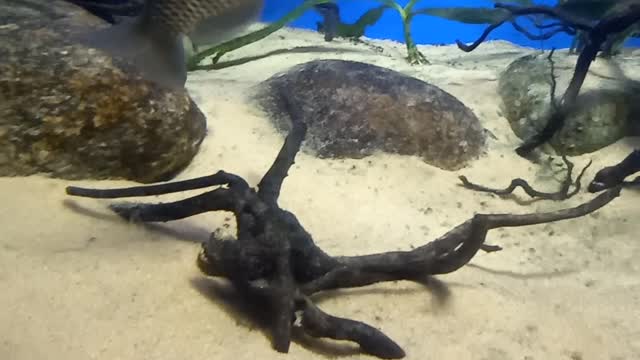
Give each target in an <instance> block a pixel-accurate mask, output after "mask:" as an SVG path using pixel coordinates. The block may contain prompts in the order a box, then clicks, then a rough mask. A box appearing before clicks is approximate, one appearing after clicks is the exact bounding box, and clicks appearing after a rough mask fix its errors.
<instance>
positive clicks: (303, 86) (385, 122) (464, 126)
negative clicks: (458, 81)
mask: <svg viewBox="0 0 640 360" xmlns="http://www.w3.org/2000/svg"><path fill="white" fill-rule="evenodd" d="M254 96H255V98H256V100H257V102H258V104H259V105H260V107H261V108H263V109H264V110H265V111H266V112H267V113H269V118H270V119H271V120H272V121H273V122H274V124H275V126H276V127H277V128H278V129H279V130H281V131H283V132H286V131H288V129H289V128H290V125H291V124H290V120H289V119H290V117H289V116H288V114H286V110H285V109H284V107H283V102H282V101H281V100H282V98H281V97H286V98H287V99H289V100H290V101H291V102H293V103H294V104H297V105H299V106H301V108H302V109H303V110H302V111H303V115H304V116H303V118H304V121H305V122H306V124H307V125H308V135H307V140H306V142H305V145H304V149H303V150H305V151H310V152H312V153H314V154H315V155H317V156H318V157H329V158H362V157H364V156H367V155H370V154H372V153H373V152H375V151H385V152H389V153H396V154H402V155H416V156H419V157H421V158H422V159H423V160H424V161H425V162H426V163H428V164H431V165H434V166H437V167H439V168H442V169H446V170H456V169H459V168H461V167H463V166H465V164H466V163H467V162H468V161H469V160H471V159H473V158H476V157H478V156H479V155H480V153H481V152H482V151H483V149H484V145H485V140H486V135H485V131H484V129H483V127H482V126H481V125H480V122H479V121H478V119H477V118H476V117H475V115H474V114H473V112H471V110H470V109H469V108H467V107H466V106H465V105H464V104H463V103H461V102H460V101H459V100H457V99H456V98H455V97H453V96H452V95H450V94H449V93H447V92H445V91H443V90H441V89H439V88H438V87H436V86H433V85H430V84H427V83H425V82H423V81H421V80H419V79H416V78H413V77H410V76H407V75H404V74H401V73H399V72H397V71H393V70H390V69H386V68H382V67H379V66H375V65H371V64H366V63H360V62H355V61H342V60H317V61H311V62H308V63H304V64H300V65H297V66H294V67H293V68H291V69H289V70H288V71H286V72H284V73H281V74H277V75H274V76H273V77H271V78H269V79H267V80H266V81H264V82H263V83H261V84H260V85H259V86H258V87H257V89H256V92H255V94H254Z"/></svg>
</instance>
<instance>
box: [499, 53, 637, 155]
mask: <svg viewBox="0 0 640 360" xmlns="http://www.w3.org/2000/svg"><path fill="white" fill-rule="evenodd" d="M575 60H576V57H575V56H571V57H567V55H566V54H563V53H560V54H555V55H554V63H555V74H556V82H557V88H556V99H557V101H560V98H561V97H562V95H563V94H564V91H565V90H566V88H567V86H568V85H569V81H570V80H571V77H572V75H573V68H574V66H575ZM550 74H551V65H550V63H549V61H548V59H547V54H539V53H536V54H532V55H527V56H524V57H521V58H519V59H517V60H515V61H514V62H512V63H511V64H510V65H509V66H508V67H507V69H506V70H505V71H504V72H503V73H502V74H501V76H500V79H499V83H498V93H499V94H500V97H501V99H502V109H503V113H504V116H505V117H506V118H507V119H508V120H509V124H510V125H511V129H512V130H513V131H514V133H515V134H516V135H517V136H518V137H519V138H521V139H528V138H530V137H531V136H532V135H534V134H536V133H538V132H539V131H540V130H541V129H542V128H544V126H545V125H546V121H547V119H548V114H549V112H550V109H551V107H550V98H551V96H550V94H551V93H550V92H551V75H550ZM634 84H636V83H635V82H634V81H630V80H629V79H623V78H621V77H620V76H619V75H616V74H614V73H611V68H609V67H607V64H606V60H604V59H598V61H597V62H594V63H593V64H592V66H591V71H590V73H589V74H588V75H587V78H586V80H585V83H584V85H583V87H582V89H581V91H580V95H579V97H578V101H577V104H576V106H575V108H574V109H572V110H571V111H570V115H569V117H568V118H567V119H566V122H565V126H564V127H563V128H562V130H560V131H559V132H558V133H556V135H555V136H554V137H553V138H552V139H551V141H550V142H549V144H550V145H551V146H552V147H553V149H554V150H555V151H556V152H557V153H559V154H566V155H580V154H585V153H590V152H593V151H596V150H598V149H601V148H603V147H605V146H607V145H610V144H612V143H614V142H616V141H618V140H619V139H621V138H622V137H624V136H628V135H634V134H633V131H634V130H633V129H634V127H632V126H631V125H632V122H633V121H636V119H637V117H638V115H640V112H639V111H638V104H639V101H640V96H638V94H639V92H638V88H637V85H634Z"/></svg>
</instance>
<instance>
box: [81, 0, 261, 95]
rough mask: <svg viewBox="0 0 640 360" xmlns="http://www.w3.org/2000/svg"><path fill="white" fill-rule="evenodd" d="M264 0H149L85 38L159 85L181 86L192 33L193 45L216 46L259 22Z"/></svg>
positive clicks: (86, 41) (92, 45)
mask: <svg viewBox="0 0 640 360" xmlns="http://www.w3.org/2000/svg"><path fill="white" fill-rule="evenodd" d="M263 6H264V0H147V2H146V4H145V8H144V10H143V13H142V15H140V16H138V17H136V18H133V19H127V20H124V21H123V22H121V23H119V24H116V25H113V26H111V27H109V28H105V29H101V30H98V31H95V32H93V33H90V34H88V35H87V36H86V37H85V38H84V39H83V40H84V42H85V43H86V44H87V45H88V46H90V47H94V48H97V49H100V50H102V51H105V52H106V53H108V54H110V55H111V56H113V57H120V58H124V59H126V60H127V61H129V62H131V63H132V64H134V65H135V66H136V67H137V68H138V69H139V70H140V72H141V73H142V75H143V76H144V77H145V78H146V79H148V80H150V81H153V82H155V83H157V84H160V85H162V86H167V87H171V88H182V87H184V84H185V82H186V79H187V70H186V62H185V50H184V46H183V42H182V38H183V36H184V35H188V36H189V37H190V38H191V39H192V41H193V43H194V44H215V43H219V42H221V41H224V40H227V39H228V38H230V37H232V36H233V34H235V33H237V32H238V31H240V30H241V29H242V28H244V27H246V26H248V25H249V24H251V23H252V22H254V21H256V20H257V19H258V17H259V16H260V13H261V12H262V9H263Z"/></svg>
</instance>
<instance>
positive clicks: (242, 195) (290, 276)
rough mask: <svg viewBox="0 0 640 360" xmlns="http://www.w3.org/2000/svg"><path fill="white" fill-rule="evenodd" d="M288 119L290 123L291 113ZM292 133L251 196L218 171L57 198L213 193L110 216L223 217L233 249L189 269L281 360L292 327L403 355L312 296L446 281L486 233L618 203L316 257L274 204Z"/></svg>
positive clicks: (380, 353) (503, 217)
mask: <svg viewBox="0 0 640 360" xmlns="http://www.w3.org/2000/svg"><path fill="white" fill-rule="evenodd" d="M290 110H291V114H293V116H299V114H300V111H299V109H290ZM292 124H293V126H292V130H291V132H290V133H289V135H288V136H287V138H286V140H285V142H284V145H283V147H282V149H281V150H280V152H279V154H278V156H277V158H276V160H275V162H274V163H273V165H272V166H271V168H270V169H269V170H268V171H267V173H266V175H265V176H264V178H263V179H262V180H261V181H260V183H259V186H258V188H259V189H258V190H256V189H253V188H251V187H249V186H248V185H247V183H246V182H245V181H244V180H242V179H241V178H240V177H238V176H236V175H233V174H229V173H225V172H222V171H220V172H218V173H216V174H214V175H211V176H208V177H202V178H198V179H193V180H187V181H180V182H174V183H169V184H162V185H150V186H140V187H133V188H125V189H110V190H96V189H85V188H79V187H69V188H67V193H68V194H70V195H77V196H85V197H95V198H118V197H127V196H147V195H160V194H163V193H169V192H176V191H186V190H192V189H197V188H203V187H206V186H217V188H216V189H214V190H211V191H208V192H205V193H203V194H201V195H197V196H194V197H191V198H187V199H185V200H181V201H177V202H173V203H166V204H162V203H161V204H145V203H125V204H114V205H112V206H111V208H112V209H113V210H114V211H115V212H116V213H118V214H119V215H120V216H122V217H123V218H125V219H128V220H139V221H143V222H154V221H171V220H175V219H181V218H184V217H187V216H192V215H196V214H199V213H204V212H207V211H217V210H225V211H231V212H233V214H234V215H235V218H236V223H237V234H236V239H219V238H217V237H216V236H214V235H212V237H211V238H210V239H209V241H207V242H205V243H203V244H202V251H201V252H200V254H199V255H198V261H197V264H198V267H199V268H200V270H201V271H202V272H203V273H204V274H206V275H208V276H216V277H224V278H226V279H228V280H230V281H231V282H232V283H233V285H234V286H235V287H236V289H238V290H239V291H240V292H241V293H242V294H244V295H245V296H249V297H255V298H259V299H261V300H262V302H263V303H264V306H265V307H267V308H268V309H269V310H270V313H271V314H272V316H273V318H272V326H273V327H272V331H271V334H272V343H273V346H274V348H275V349H276V350H277V351H280V352H288V350H289V346H290V342H291V330H292V327H294V326H296V327H297V326H299V327H300V328H301V330H303V331H304V332H305V333H307V334H308V335H310V336H314V337H323V338H331V339H336V340H349V341H353V342H355V343H357V344H359V345H360V348H361V350H362V351H364V352H366V353H368V354H371V355H374V356H377V357H380V358H385V359H392V358H402V357H404V356H405V352H404V350H403V349H402V348H401V347H400V346H399V345H398V344H396V343H395V342H394V341H393V340H392V339H391V338H389V337H387V336H386V335H385V334H383V333H382V332H381V331H379V330H377V329H375V328H373V327H371V326H369V325H367V324H364V323H362V322H359V321H355V320H350V319H346V318H341V317H335V316H332V315H329V314H326V313H324V312H323V311H322V310H321V309H320V308H318V307H317V306H316V305H315V304H314V303H313V300H312V296H313V295H314V294H316V293H318V292H321V291H325V290H330V289H336V288H350V287H360V286H366V285H369V284H373V283H378V282H383V281H395V280H415V279H416V278H418V277H423V276H425V275H438V274H447V273H451V272H453V271H456V270H458V269H459V268H461V267H462V266H464V265H465V264H467V263H468V262H469V261H470V260H471V259H472V258H473V257H474V256H475V255H476V254H477V252H478V251H479V250H484V251H486V252H491V251H497V250H500V247H498V246H491V245H487V244H485V239H486V237H487V234H488V232H489V231H490V230H492V229H495V228H500V227H513V226H526V225H534V224H541V223H547V222H553V221H559V220H565V219H572V218H577V217H580V216H584V215H585V214H588V213H591V212H593V211H596V210H598V209H599V208H601V207H602V206H604V205H606V204H607V203H609V202H610V201H612V200H613V199H614V198H616V197H617V196H618V195H619V193H620V188H619V187H615V188H612V189H609V190H607V191H604V192H603V193H601V194H599V195H598V196H596V197H595V198H594V199H592V200H590V201H588V202H586V203H584V204H582V205H580V206H577V207H574V208H569V209H564V210H559V211H553V212H547V213H532V214H522V215H512V214H476V215H474V216H473V217H471V218H470V219H469V220H467V221H465V222H463V223H461V224H460V225H458V226H456V227H455V228H453V229H452V230H450V231H449V232H448V233H446V234H444V235H443V236H441V237H440V238H438V239H436V240H435V241H432V242H429V243H427V244H426V245H423V246H420V247H418V248H416V249H413V250H410V251H392V252H385V253H379V254H371V255H363V256H335V257H334V256H330V255H329V254H327V253H325V252H324V251H323V250H322V249H320V248H319V247H318V246H317V245H316V244H315V243H314V241H313V238H312V237H311V235H310V234H309V233H308V232H307V231H306V230H305V229H304V227H303V226H302V225H301V224H300V222H299V221H298V219H297V218H296V217H295V215H293V214H292V213H290V212H288V211H286V210H284V209H281V208H280V207H279V206H278V203H277V199H278V196H279V194H280V189H281V186H282V183H283V181H284V178H285V177H286V175H287V172H288V171H289V169H290V166H291V165H292V164H293V162H294V159H295V156H296V154H297V153H298V151H299V149H300V146H301V142H302V140H303V138H304V135H305V133H306V127H305V126H304V121H302V120H300V119H296V121H292ZM296 320H300V321H296Z"/></svg>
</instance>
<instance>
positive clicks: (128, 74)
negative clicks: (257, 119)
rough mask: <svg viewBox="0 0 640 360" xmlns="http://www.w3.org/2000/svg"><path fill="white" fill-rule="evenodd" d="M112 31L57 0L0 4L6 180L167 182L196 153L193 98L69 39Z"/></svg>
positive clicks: (0, 148)
mask: <svg viewBox="0 0 640 360" xmlns="http://www.w3.org/2000/svg"><path fill="white" fill-rule="evenodd" d="M101 26H107V25H105V23H103V22H102V20H99V19H97V18H95V17H94V16H93V15H90V14H89V13H87V12H86V11H85V10H83V9H81V8H79V7H76V6H75V5H72V4H69V3H66V2H64V1H57V0H24V1H13V0H0V176H22V175H30V174H34V173H47V174H50V175H51V176H54V177H59V178H65V179H106V178H126V179H131V180H136V181H140V182H154V181H160V180H165V179H168V178H170V177H171V176H173V175H174V174H176V173H177V172H178V171H180V170H181V169H182V168H184V167H185V166H186V165H187V164H189V163H190V161H191V159H192V158H193V156H194V155H195V154H196V153H197V151H198V148H199V145H200V143H201V141H202V139H203V138H204V136H205V133H206V121H205V118H204V115H203V114H202V113H201V112H200V110H199V109H198V107H197V106H196V105H195V104H194V103H193V101H192V100H191V98H190V97H189V95H188V93H187V92H186V90H179V91H170V90H165V89H162V88H159V87H158V86H156V85H155V84H153V83H149V82H146V81H144V80H142V78H141V76H139V74H138V73H137V72H136V70H135V69H134V68H132V67H131V66H130V65H129V64H127V63H125V62H122V61H121V60H118V59H111V58H110V57H108V56H107V55H104V54H103V53H101V52H99V51H97V50H95V49H89V48H87V47H85V46H82V45H79V44H78V43H76V42H74V41H73V40H72V39H74V38H77V36H76V35H78V34H82V33H85V32H87V31H91V30H92V29H97V28H99V27H101Z"/></svg>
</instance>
